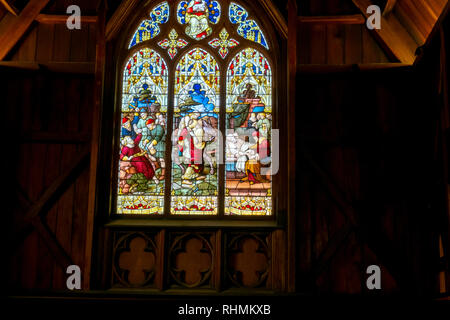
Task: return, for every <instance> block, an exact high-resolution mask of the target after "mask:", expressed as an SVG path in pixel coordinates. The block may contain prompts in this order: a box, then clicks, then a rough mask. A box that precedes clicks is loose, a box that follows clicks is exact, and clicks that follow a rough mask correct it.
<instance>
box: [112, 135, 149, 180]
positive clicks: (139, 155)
mask: <svg viewBox="0 0 450 320" xmlns="http://www.w3.org/2000/svg"><path fill="white" fill-rule="evenodd" d="M141 139H142V134H141V133H140V134H138V135H137V136H136V139H134V140H133V139H131V137H130V136H126V137H125V138H124V146H123V147H122V152H121V154H120V160H122V161H130V162H131V165H132V166H133V167H135V168H136V172H137V173H143V174H144V176H145V177H146V178H147V179H148V180H150V179H152V178H153V177H154V176H155V171H154V170H153V167H152V165H151V163H150V161H149V160H148V159H147V157H145V152H144V151H142V150H141V148H139V142H140V141H141Z"/></svg>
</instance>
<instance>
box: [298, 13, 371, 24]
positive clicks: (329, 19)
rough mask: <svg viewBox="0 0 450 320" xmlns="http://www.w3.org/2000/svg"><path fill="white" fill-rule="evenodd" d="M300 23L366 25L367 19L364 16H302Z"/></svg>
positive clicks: (299, 18)
mask: <svg viewBox="0 0 450 320" xmlns="http://www.w3.org/2000/svg"><path fill="white" fill-rule="evenodd" d="M297 21H298V23H310V24H364V23H366V18H364V16H363V15H362V14H352V15H342V16H300V17H298V20H297Z"/></svg>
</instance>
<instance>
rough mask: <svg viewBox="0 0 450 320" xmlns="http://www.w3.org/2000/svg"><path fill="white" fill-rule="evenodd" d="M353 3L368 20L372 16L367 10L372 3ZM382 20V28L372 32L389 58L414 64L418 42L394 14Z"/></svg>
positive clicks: (355, 1) (356, 0) (363, 1)
mask: <svg viewBox="0 0 450 320" xmlns="http://www.w3.org/2000/svg"><path fill="white" fill-rule="evenodd" d="M352 1H353V3H354V4H355V5H356V7H358V9H359V10H360V11H361V13H362V14H363V15H364V16H365V17H366V18H368V17H370V16H371V14H368V13H367V8H368V7H369V6H371V5H372V4H373V3H372V1H370V0H352ZM380 18H381V28H380V29H373V30H371V31H372V33H373V34H374V35H375V38H376V39H377V40H378V42H379V43H380V45H381V46H382V47H383V49H385V50H386V53H387V54H388V55H389V56H391V57H393V58H396V59H398V60H399V61H400V62H402V63H407V64H413V63H414V60H415V52H416V49H417V47H418V45H417V43H416V41H414V39H413V38H412V37H411V35H410V34H409V33H408V31H407V30H406V29H405V28H404V27H403V25H402V24H401V23H400V22H399V21H398V19H397V17H396V16H395V15H394V14H390V15H388V16H386V17H383V16H381V17H380Z"/></svg>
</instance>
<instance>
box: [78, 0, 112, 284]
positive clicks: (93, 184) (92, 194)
mask: <svg viewBox="0 0 450 320" xmlns="http://www.w3.org/2000/svg"><path fill="white" fill-rule="evenodd" d="M106 6H107V4H106V0H101V1H100V3H99V8H98V20H97V28H96V31H97V36H96V38H97V45H96V55H95V95H94V99H95V100H94V105H93V108H92V109H93V110H92V140H91V158H90V166H89V195H88V208H87V217H86V242H85V243H86V247H85V259H84V274H85V276H84V278H83V288H84V289H86V290H87V289H89V288H90V273H91V260H92V241H93V236H94V235H93V233H94V217H95V211H96V193H97V192H96V191H97V166H98V154H99V145H100V114H101V106H102V101H103V78H104V66H105V53H106V40H105V27H106Z"/></svg>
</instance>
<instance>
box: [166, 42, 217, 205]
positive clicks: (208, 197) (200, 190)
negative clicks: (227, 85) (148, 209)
mask: <svg viewBox="0 0 450 320" xmlns="http://www.w3.org/2000/svg"><path fill="white" fill-rule="evenodd" d="M219 80H220V72H219V66H218V65H217V62H216V60H215V59H214V58H213V57H212V56H211V55H210V54H209V53H208V52H207V51H205V50H203V49H201V48H195V49H193V50H191V51H189V52H188V53H187V54H185V55H184V56H183V57H182V58H181V60H180V62H179V63H178V65H177V66H176V69H175V84H174V85H175V99H174V117H173V129H174V131H173V134H172V140H173V145H174V149H173V152H172V203H171V213H172V214H217V194H218V179H217V164H216V156H217V155H216V153H217V152H216V151H217V147H218V138H217V135H218V119H219V113H218V112H219V103H220V100H219V98H220V91H219Z"/></svg>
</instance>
